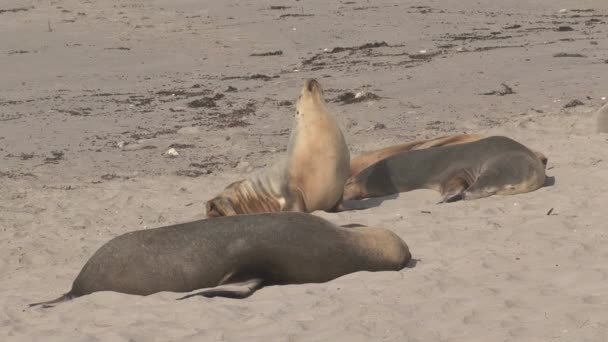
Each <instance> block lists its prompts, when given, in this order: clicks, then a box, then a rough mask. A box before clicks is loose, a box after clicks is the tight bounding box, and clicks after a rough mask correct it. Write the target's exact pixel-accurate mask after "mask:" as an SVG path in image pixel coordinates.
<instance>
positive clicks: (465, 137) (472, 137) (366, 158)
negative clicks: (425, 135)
mask: <svg viewBox="0 0 608 342" xmlns="http://www.w3.org/2000/svg"><path fill="white" fill-rule="evenodd" d="M485 137H486V136H485V135H481V134H455V135H444V136H441V137H438V138H433V139H426V140H417V141H413V142H409V143H405V144H400V145H393V146H388V147H384V148H381V149H379V150H375V151H372V152H366V153H363V154H361V155H358V156H356V157H355V158H353V159H351V161H350V174H349V178H350V177H353V176H354V175H356V174H358V173H359V172H361V171H363V170H364V169H366V168H367V167H368V166H370V165H372V164H374V163H375V162H377V161H379V160H381V159H385V158H388V157H390V156H392V155H395V154H397V153H399V152H404V151H412V150H421V149H424V148H430V147H440V146H448V145H456V144H464V143H467V142H471V141H477V140H479V139H483V138H485Z"/></svg>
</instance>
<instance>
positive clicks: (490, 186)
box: [344, 136, 547, 203]
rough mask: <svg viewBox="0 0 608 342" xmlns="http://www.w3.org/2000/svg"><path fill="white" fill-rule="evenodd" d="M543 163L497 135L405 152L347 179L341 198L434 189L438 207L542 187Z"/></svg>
mask: <svg viewBox="0 0 608 342" xmlns="http://www.w3.org/2000/svg"><path fill="white" fill-rule="evenodd" d="M546 164H547V158H546V157H545V156H544V155H543V154H542V153H540V152H534V151H531V150H530V149H528V148H527V147H526V146H524V145H522V144H520V143H518V142H517V141H514V140H512V139H509V138H507V137H502V136H492V137H488V138H485V139H481V140H477V141H473V142H469V143H464V144H457V145H450V146H443V147H435V148H429V149H422V150H414V151H405V152H401V153H398V154H395V155H393V156H390V157H388V158H385V159H383V160H380V161H378V162H376V163H375V164H373V165H371V166H369V167H368V168H366V169H365V170H363V171H361V172H360V173H359V174H357V175H356V176H354V177H352V178H350V179H349V181H348V182H347V184H346V186H345V189H344V199H345V200H353V199H362V198H367V197H380V196H386V195H390V194H395V193H398V192H405V191H410V190H416V189H433V190H436V191H438V192H440V193H441V195H442V196H443V198H442V200H441V201H440V202H439V203H443V202H453V201H456V200H459V199H463V200H472V199H478V198H483V197H487V196H491V195H493V194H499V195H513V194H519V193H525V192H530V191H534V190H536V189H538V188H540V187H542V186H543V185H544V183H545V167H546Z"/></svg>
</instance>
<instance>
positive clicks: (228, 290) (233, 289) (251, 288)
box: [177, 278, 263, 300]
mask: <svg viewBox="0 0 608 342" xmlns="http://www.w3.org/2000/svg"><path fill="white" fill-rule="evenodd" d="M262 283H263V280H262V279H261V278H253V279H249V280H245V281H243V282H240V283H232V284H225V285H220V286H217V287H214V288H211V289H208V290H203V291H200V292H196V293H191V294H189V295H186V296H184V297H181V298H178V299H177V300H182V299H186V298H190V297H194V296H203V297H207V298H213V297H226V298H234V299H243V298H247V297H249V296H251V295H252V294H253V293H254V292H255V291H257V290H258V289H260V288H261V287H262Z"/></svg>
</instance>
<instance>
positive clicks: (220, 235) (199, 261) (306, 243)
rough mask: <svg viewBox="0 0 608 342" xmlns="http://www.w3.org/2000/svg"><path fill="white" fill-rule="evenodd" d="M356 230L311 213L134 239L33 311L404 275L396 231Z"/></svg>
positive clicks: (193, 225)
mask: <svg viewBox="0 0 608 342" xmlns="http://www.w3.org/2000/svg"><path fill="white" fill-rule="evenodd" d="M348 226H349V227H353V226H358V228H344V227H339V226H336V225H334V224H332V223H331V222H329V221H326V220H324V219H322V218H320V217H317V216H314V215H310V214H305V213H265V214H254V215H239V216H231V217H221V218H217V219H206V220H200V221H195V222H189V223H183V224H177V225H173V226H168V227H162V228H156V229H146V230H138V231H134V232H130V233H126V234H123V235H120V236H118V237H115V238H114V239H112V240H110V241H109V242H107V243H106V244H104V245H103V246H101V248H99V249H98V250H97V251H96V252H95V253H94V254H93V256H92V257H91V258H90V259H89V261H87V263H86V264H85V265H84V267H83V268H82V270H81V271H80V273H79V274H78V276H77V277H76V279H75V280H74V282H73V284H72V289H71V290H70V291H69V292H68V293H66V294H64V295H63V296H61V297H59V298H57V299H55V300H52V301H48V302H42V303H35V304H31V305H30V306H35V305H43V306H47V307H48V306H52V305H53V304H56V303H60V302H64V301H67V300H70V299H73V298H76V297H80V296H84V295H87V294H90V293H93V292H98V291H115V292H121V293H127V294H134V295H142V296H146V295H150V294H153V293H157V292H161V291H172V292H190V291H194V290H199V289H203V288H207V289H206V290H204V291H202V292H198V293H194V294H190V295H187V296H185V297H182V298H180V299H184V298H188V297H192V296H195V295H202V296H205V297H216V296H221V297H230V298H245V297H248V296H249V295H251V294H252V293H253V292H255V291H256V290H257V289H259V288H261V287H262V286H268V285H281V284H304V283H322V282H327V281H330V280H332V279H335V278H338V277H340V276H343V275H345V274H348V273H353V272H358V271H370V272H375V271H398V270H400V269H402V268H403V267H405V266H406V265H407V263H408V262H409V260H410V258H411V255H410V252H409V249H408V247H407V245H406V243H405V242H404V241H403V240H402V239H401V238H399V237H398V236H397V235H395V234H394V233H393V232H391V231H389V230H387V229H382V228H370V227H365V226H360V225H356V224H355V225H348ZM213 287H215V288H213Z"/></svg>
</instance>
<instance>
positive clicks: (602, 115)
mask: <svg viewBox="0 0 608 342" xmlns="http://www.w3.org/2000/svg"><path fill="white" fill-rule="evenodd" d="M596 129H597V132H598V133H608V103H607V104H605V105H604V106H602V108H600V109H599V110H598V111H597V128H596Z"/></svg>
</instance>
